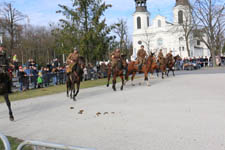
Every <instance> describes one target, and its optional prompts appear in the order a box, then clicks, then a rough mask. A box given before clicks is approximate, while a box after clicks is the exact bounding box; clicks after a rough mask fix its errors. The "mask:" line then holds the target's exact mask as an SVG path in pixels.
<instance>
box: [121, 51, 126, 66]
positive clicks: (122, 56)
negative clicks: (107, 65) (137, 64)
mask: <svg viewBox="0 0 225 150" xmlns="http://www.w3.org/2000/svg"><path fill="white" fill-rule="evenodd" d="M126 56H127V55H125V54H122V55H121V60H122V65H123V68H126V67H127V62H126Z"/></svg>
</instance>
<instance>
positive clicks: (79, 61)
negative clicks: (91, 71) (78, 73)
mask: <svg viewBox="0 0 225 150" xmlns="http://www.w3.org/2000/svg"><path fill="white" fill-rule="evenodd" d="M78 64H79V65H80V67H81V69H84V67H85V59H84V57H83V56H80V57H79V59H78Z"/></svg>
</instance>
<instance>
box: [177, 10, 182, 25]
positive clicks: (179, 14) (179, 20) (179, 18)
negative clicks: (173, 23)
mask: <svg viewBox="0 0 225 150" xmlns="http://www.w3.org/2000/svg"><path fill="white" fill-rule="evenodd" d="M178 23H179V24H182V23H183V11H182V10H180V11H179V12H178Z"/></svg>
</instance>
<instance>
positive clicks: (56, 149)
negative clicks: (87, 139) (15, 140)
mask: <svg viewBox="0 0 225 150" xmlns="http://www.w3.org/2000/svg"><path fill="white" fill-rule="evenodd" d="M25 146H33V147H34V150H38V147H44V148H50V149H53V150H96V149H93V148H84V147H78V146H67V145H61V144H55V143H47V142H41V141H24V142H23V143H21V144H20V145H19V146H18V147H17V150H22V149H23V148H24V147H25Z"/></svg>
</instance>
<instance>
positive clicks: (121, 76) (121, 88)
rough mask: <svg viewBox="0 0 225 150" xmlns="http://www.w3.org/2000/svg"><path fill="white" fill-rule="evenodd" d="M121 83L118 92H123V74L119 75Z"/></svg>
mask: <svg viewBox="0 0 225 150" xmlns="http://www.w3.org/2000/svg"><path fill="white" fill-rule="evenodd" d="M120 78H121V81H122V85H121V87H120V90H121V91H123V85H124V78H123V74H121V75H120Z"/></svg>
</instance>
